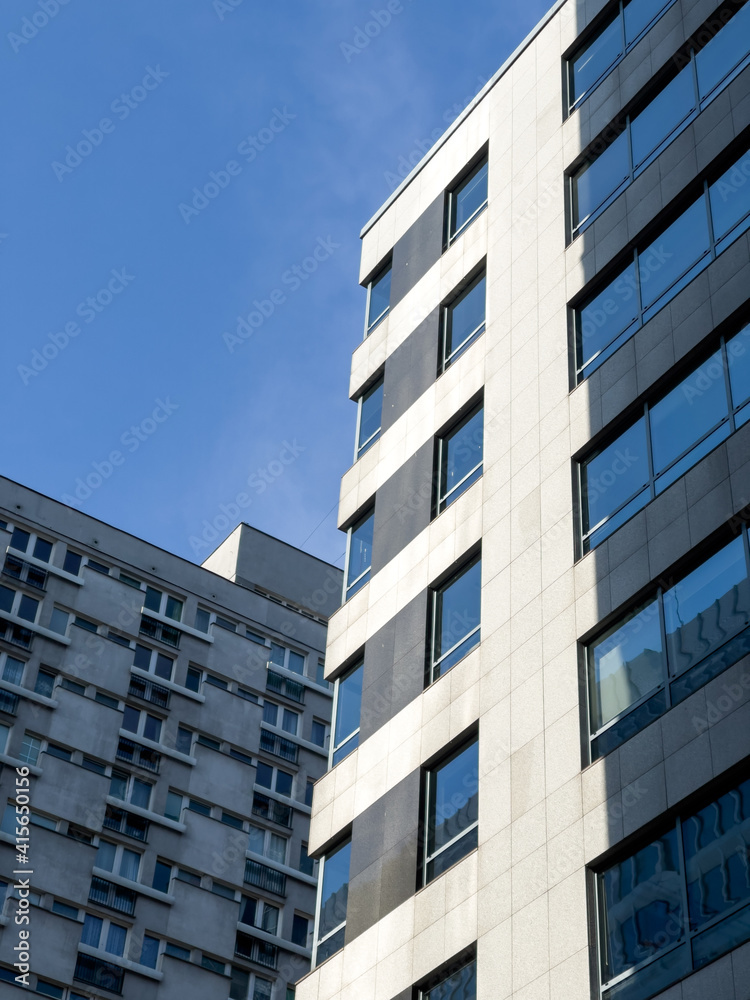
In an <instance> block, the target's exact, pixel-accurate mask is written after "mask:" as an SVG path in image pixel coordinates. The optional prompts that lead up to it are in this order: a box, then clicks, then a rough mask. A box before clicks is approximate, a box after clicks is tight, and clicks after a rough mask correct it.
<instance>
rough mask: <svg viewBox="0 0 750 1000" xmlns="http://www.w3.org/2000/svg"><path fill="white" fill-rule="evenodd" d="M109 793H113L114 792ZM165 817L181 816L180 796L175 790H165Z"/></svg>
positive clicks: (176, 817)
mask: <svg viewBox="0 0 750 1000" xmlns="http://www.w3.org/2000/svg"><path fill="white" fill-rule="evenodd" d="M111 794H113V795H114V792H112V793H111ZM164 815H165V816H166V817H167V819H174V820H178V821H179V820H180V818H181V816H182V796H181V795H178V794H177V792H167V804H166V807H165V809H164Z"/></svg>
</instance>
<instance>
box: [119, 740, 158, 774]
mask: <svg viewBox="0 0 750 1000" xmlns="http://www.w3.org/2000/svg"><path fill="white" fill-rule="evenodd" d="M116 756H117V759H118V760H124V761H126V762H127V763H128V764H135V766H136V767H142V768H143V769H144V770H146V771H151V773H152V774H158V773H159V768H160V767H161V754H160V753H157V752H156V750H151V749H150V747H143V746H141V744H140V743H134V742H133V740H129V739H127V738H126V737H124V736H121V737H120V742H119V743H118V744H117V754H116Z"/></svg>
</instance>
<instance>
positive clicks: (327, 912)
mask: <svg viewBox="0 0 750 1000" xmlns="http://www.w3.org/2000/svg"><path fill="white" fill-rule="evenodd" d="M351 853H352V843H351V841H350V840H348V841H347V842H346V843H345V844H343V845H342V846H341V847H339V848H338V849H337V850H335V851H334V852H333V853H332V854H327V855H326V856H325V858H324V860H323V882H322V886H321V890H320V896H319V907H320V910H319V912H318V947H317V951H316V955H315V964H316V965H319V964H320V963H321V962H322V961H324V959H326V958H329V957H330V956H331V955H333V954H335V952H337V951H339V950H340V949H341V948H343V946H344V931H345V929H346V906H347V901H348V897H349V862H350V860H351Z"/></svg>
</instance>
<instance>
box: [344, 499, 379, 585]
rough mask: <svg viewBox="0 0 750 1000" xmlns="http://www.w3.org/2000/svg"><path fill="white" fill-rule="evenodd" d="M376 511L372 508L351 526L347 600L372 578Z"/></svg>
mask: <svg viewBox="0 0 750 1000" xmlns="http://www.w3.org/2000/svg"><path fill="white" fill-rule="evenodd" d="M374 524H375V511H374V509H373V510H370V511H368V513H367V514H365V516H364V517H362V518H360V520H359V521H357V523H356V524H354V525H352V527H351V528H349V538H348V542H349V545H348V554H347V566H346V600H349V598H350V597H352V596H353V595H354V594H356V593H357V591H358V590H359V589H360V587H363V586H364V585H365V584H366V583H367V581H368V580H369V579H370V568H371V566H372V534H373V527H374Z"/></svg>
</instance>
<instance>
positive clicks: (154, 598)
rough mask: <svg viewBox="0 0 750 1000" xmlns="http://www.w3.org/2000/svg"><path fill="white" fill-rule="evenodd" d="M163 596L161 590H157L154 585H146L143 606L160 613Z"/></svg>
mask: <svg viewBox="0 0 750 1000" xmlns="http://www.w3.org/2000/svg"><path fill="white" fill-rule="evenodd" d="M161 598H162V593H161V591H160V590H155V589H154V588H153V587H146V596H145V598H144V600H143V607H144V608H148V610H149V611H156V612H157V614H158V612H159V611H160V609H161Z"/></svg>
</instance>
